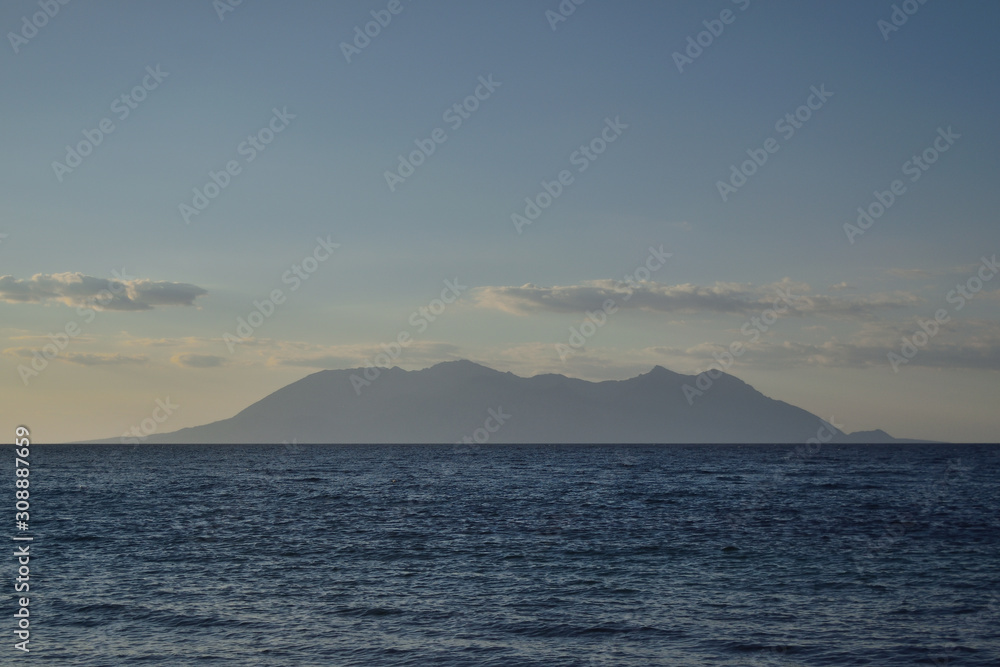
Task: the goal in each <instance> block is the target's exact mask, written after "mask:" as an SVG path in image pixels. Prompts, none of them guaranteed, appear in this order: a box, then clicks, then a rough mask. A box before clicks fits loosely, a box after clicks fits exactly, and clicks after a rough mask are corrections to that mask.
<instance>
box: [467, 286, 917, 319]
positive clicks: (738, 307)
mask: <svg viewBox="0 0 1000 667" xmlns="http://www.w3.org/2000/svg"><path fill="white" fill-rule="evenodd" d="M809 291H810V288H809V286H808V285H806V284H803V283H796V282H793V281H791V280H789V279H785V280H783V281H781V282H777V283H773V284H770V285H761V286H755V285H750V284H744V283H722V282H717V283H714V284H711V285H694V284H691V283H683V284H676V285H666V284H662V283H654V282H641V283H633V284H631V285H626V284H624V283H622V282H620V281H615V280H594V281H586V282H583V283H580V284H578V285H568V286H555V287H540V286H537V285H533V284H527V285H522V286H520V287H503V286H501V287H480V288H478V289H476V290H475V291H474V294H473V296H474V298H475V300H476V303H477V305H479V306H480V307H484V308H493V309H496V310H502V311H505V312H509V313H513V314H517V315H525V314H529V313H533V312H553V313H581V312H583V311H586V310H594V309H599V308H601V305H602V304H603V303H604V301H605V300H606V299H614V301H615V305H616V306H618V307H619V308H636V309H641V310H647V311H653V312H661V313H677V312H688V313H699V312H700V313H724V314H739V315H750V314H753V313H759V312H761V311H762V310H765V309H768V308H773V307H774V306H775V304H776V303H777V304H779V305H787V306H789V308H790V313H792V314H796V315H826V316H837V317H850V318H857V319H866V318H872V317H874V316H876V315H877V314H878V313H880V312H883V311H888V310H894V309H897V308H904V307H907V306H914V305H918V304H920V303H922V300H921V299H920V298H919V297H917V296H916V295H914V294H912V293H909V292H887V293H878V294H871V295H868V296H858V297H854V298H850V299H847V298H842V297H834V296H826V295H822V294H816V295H812V294H809ZM782 294H784V295H787V300H779V299H781V295H782Z"/></svg>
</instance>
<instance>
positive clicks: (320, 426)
mask: <svg viewBox="0 0 1000 667" xmlns="http://www.w3.org/2000/svg"><path fill="white" fill-rule="evenodd" d="M364 372H365V369H361V368H356V369H348V370H330V371H321V372H319V373H314V374H312V375H309V376H307V377H305V378H303V379H301V380H299V381H298V382H294V383H292V384H290V385H288V386H287V387H284V388H282V389H279V390H278V391H276V392H274V393H273V394H271V395H270V396H267V397H266V398H264V399H262V400H260V401H258V402H256V403H254V404H253V405H251V406H249V407H248V408H246V409H245V410H243V411H242V412H240V413H239V414H237V415H236V416H234V417H232V418H230V419H224V420H222V421H218V422H214V423H211V424H207V425H205V426H198V427H194V428H185V429H181V430H179V431H175V432H173V433H165V434H155V435H152V436H150V437H149V438H147V439H146V440H144V441H143V442H146V443H150V444H157V443H177V444H183V443H205V444H210V443H281V442H285V441H288V442H291V441H293V440H294V441H295V442H298V443H456V442H459V441H461V440H462V439H463V438H469V439H470V440H475V441H479V442H484V441H486V442H489V443H664V444H666V443H804V442H806V441H807V440H808V439H809V438H815V437H817V434H819V435H821V436H822V437H823V439H824V440H825V439H826V438H827V437H828V434H832V435H833V438H832V440H831V442H860V443H867V442H871V443H886V442H904V441H901V440H896V439H894V438H892V437H891V436H889V435H888V434H887V433H885V432H884V431H867V432H862V433H854V434H851V435H848V434H845V433H843V432H841V431H839V430H837V429H835V428H833V427H829V426H824V425H825V422H824V421H823V420H821V419H820V418H819V417H817V416H816V415H813V414H811V413H809V412H806V411H805V410H803V409H801V408H797V407H795V406H794V405H789V404H788V403H785V402H784V401H778V400H774V399H772V398H768V397H767V396H764V395H763V394H761V393H760V392H758V391H757V390H756V389H754V388H753V387H751V386H750V385H748V384H746V383H745V382H743V381H741V380H739V379H737V378H735V377H733V376H731V375H728V374H725V373H723V374H722V375H721V376H720V377H719V378H717V379H715V380H714V381H713V383H712V386H711V387H710V388H709V389H708V390H707V391H705V392H704V393H703V394H702V395H697V396H692V397H691V398H692V400H691V401H689V400H688V396H686V395H685V391H684V387H685V385H687V386H688V387H695V386H696V384H695V383H696V380H697V378H696V377H695V376H691V375H681V374H679V373H674V372H672V371H669V370H667V369H665V368H663V367H661V366H656V367H655V368H653V369H652V370H651V371H650V372H649V373H646V374H644V375H639V376H637V377H634V378H631V379H628V380H620V381H617V380H615V381H610V380H609V381H605V382H588V381H585V380H579V379H574V378H568V377H566V376H563V375H552V374H549V375H537V376H535V377H530V378H524V377H519V376H517V375H514V374H512V373H502V372H500V371H496V370H493V369H491V368H487V367H485V366H481V365H479V364H476V363H473V362H471V361H450V362H445V363H440V364H437V365H435V366H432V367H431V368H425V369H424V370H420V371H405V370H402V369H400V368H391V369H381V372H380V374H379V375H378V377H376V378H375V379H374V380H372V381H371V382H370V384H367V385H365V384H363V383H362V382H359V380H363V379H364V377H365V376H364ZM369 373H370V374H371V373H372V371H371V369H369ZM352 377H353V380H352ZM369 377H371V375H369ZM689 396H690V394H689ZM821 429H823V430H822V431H821ZM120 441H121V439H120V438H113V439H109V440H103V441H99V442H108V443H115V442H120Z"/></svg>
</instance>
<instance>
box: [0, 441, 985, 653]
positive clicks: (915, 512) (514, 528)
mask: <svg viewBox="0 0 1000 667" xmlns="http://www.w3.org/2000/svg"><path fill="white" fill-rule="evenodd" d="M790 453H792V456H791V457H790V458H789V457H788V455H789V454H790ZM4 456H5V461H6V463H8V464H10V465H9V466H8V469H12V467H13V462H12V461H11V460H10V459H12V457H13V453H12V452H10V451H9V450H8V451H7V452H6V453H5V455H4ZM32 457H33V463H32V468H31V492H32V493H31V510H32V512H31V515H32V516H31V518H32V527H33V529H34V530H33V532H34V535H35V541H34V542H33V543H32V552H33V558H32V561H31V567H32V573H31V576H32V582H31V598H32V606H31V620H32V629H33V633H32V641H31V646H32V648H33V650H32V653H31V659H32V660H34V661H42V662H51V663H53V664H75V665H120V664H133V663H136V664H151V665H153V664H164V665H195V664H197V665H203V664H204V665H212V664H219V665H223V664H233V665H237V664H238V665H546V666H559V665H919V664H961V665H994V666H995V665H998V664H1000V598H998V597H997V595H998V593H1000V521H998V516H1000V447H997V446H923V445H921V446H892V447H861V446H850V447H848V446H844V447H834V446H824V447H823V448H822V449H821V450H820V451H800V452H799V453H798V454H796V453H795V448H794V447H790V446H752V447H751V446H745V447H741V446H664V447H648V446H636V447H629V446H616V447H590V446H588V447H572V446H559V447H555V446H552V447H539V446H523V447H516V446H504V447H495V448H493V447H491V448H483V449H480V450H478V451H473V452H458V451H456V450H455V448H453V447H432V446H391V447H388V446H351V447H344V446H301V447H296V446H287V445H285V446H283V445H276V446H271V447H262V446H253V447H237V446H212V447H196V446H185V447H150V448H145V449H144V448H141V447H140V448H134V447H111V446H100V447H98V446H92V447H91V446H69V447H65V446H64V447H56V446H49V447H41V446H39V447H36V448H35V449H34V452H33V455H32ZM5 567H7V568H8V569H7V571H8V572H12V571H13V570H12V569H11V564H10V559H9V557H8V563H7V565H6V566H5ZM11 608H12V607H11ZM8 618H9V617H8ZM7 625H8V626H9V627H8V630H5V631H4V632H6V633H9V632H10V631H11V630H12V629H13V623H12V622H10V621H8V623H7ZM9 636H10V635H9V634H8V637H9ZM11 653H12V651H11V649H10V647H8V649H6V650H5V651H4V655H6V656H8V657H9V656H10V655H11Z"/></svg>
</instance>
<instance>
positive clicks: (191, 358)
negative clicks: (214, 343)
mask: <svg viewBox="0 0 1000 667" xmlns="http://www.w3.org/2000/svg"><path fill="white" fill-rule="evenodd" d="M170 361H171V362H173V363H175V364H177V365H178V366H186V367H188V368H218V367H219V366H225V365H226V364H228V363H229V360H228V359H226V358H225V357H220V356H218V355H215V354H178V355H175V356H173V357H171V358H170Z"/></svg>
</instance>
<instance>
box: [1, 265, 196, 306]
mask: <svg viewBox="0 0 1000 667" xmlns="http://www.w3.org/2000/svg"><path fill="white" fill-rule="evenodd" d="M205 294H208V291H207V290H205V289H202V288H201V287H198V286H196V285H191V284H188V283H175V282H167V281H154V280H123V281H118V280H111V279H108V278H96V277H93V276H87V275H84V274H82V273H79V272H77V273H52V274H42V273H38V274H35V275H34V276H32V277H31V278H29V279H27V280H24V279H19V278H14V277H13V276H9V275H7V276H0V301H4V302H7V303H45V302H56V303H62V304H65V305H67V306H86V307H90V308H94V309H97V310H125V311H129V310H131V311H135V310H150V309H151V308H154V307H156V306H192V305H194V302H195V299H197V298H198V297H199V296H203V295H205Z"/></svg>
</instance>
